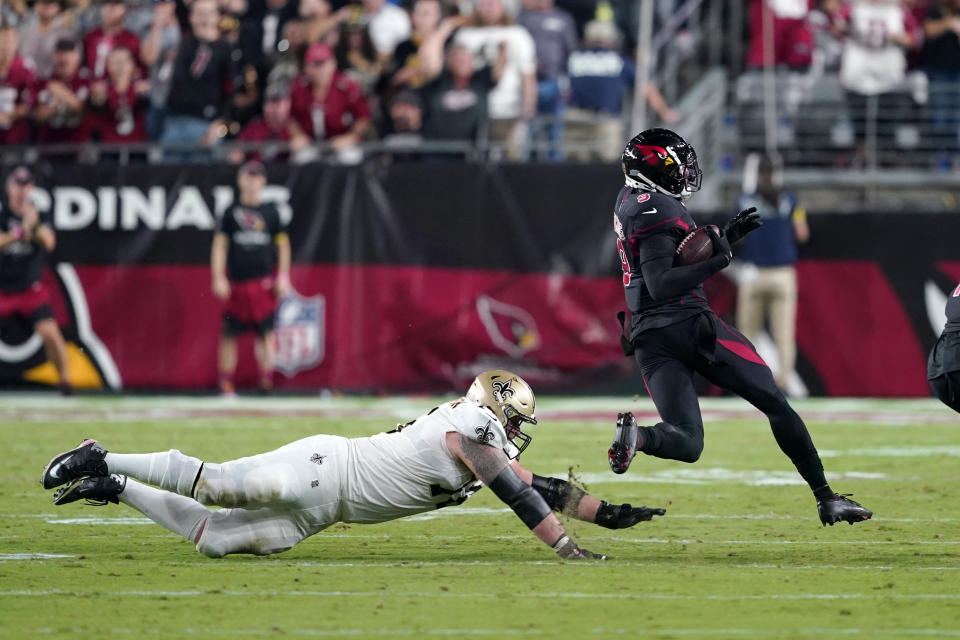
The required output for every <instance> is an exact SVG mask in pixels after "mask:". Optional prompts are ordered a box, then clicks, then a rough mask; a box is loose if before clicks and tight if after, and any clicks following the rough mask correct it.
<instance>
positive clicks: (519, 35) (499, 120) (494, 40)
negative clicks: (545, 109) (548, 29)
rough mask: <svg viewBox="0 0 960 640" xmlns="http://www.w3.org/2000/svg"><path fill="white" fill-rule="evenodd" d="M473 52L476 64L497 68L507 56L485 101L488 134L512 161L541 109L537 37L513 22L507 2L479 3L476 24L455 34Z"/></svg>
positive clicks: (480, 0) (489, 0)
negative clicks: (538, 106) (488, 124)
mask: <svg viewBox="0 0 960 640" xmlns="http://www.w3.org/2000/svg"><path fill="white" fill-rule="evenodd" d="M454 43H455V44H457V45H461V46H464V47H466V48H467V49H469V50H470V51H471V52H472V53H473V55H474V58H475V59H476V60H477V61H478V66H481V67H482V66H487V65H489V66H491V67H493V66H495V65H496V64H497V60H498V58H500V57H501V56H506V63H505V64H504V65H503V71H502V73H501V74H500V79H499V81H498V82H497V84H496V86H495V87H494V88H493V91H491V92H490V95H489V97H488V99H487V104H488V113H489V115H490V120H491V123H490V131H491V134H492V137H493V140H494V141H495V142H499V143H506V146H507V155H509V156H510V157H511V158H513V159H518V158H520V157H522V156H523V155H524V154H525V152H526V147H527V138H528V133H529V127H528V126H527V124H528V123H529V121H530V119H531V118H533V116H534V115H535V114H536V111H537V73H536V72H537V55H536V47H535V45H534V43H533V38H532V37H531V36H530V34H529V33H528V32H527V30H526V29H524V28H523V27H521V26H520V25H517V24H513V23H512V22H511V20H510V16H509V15H508V14H507V12H506V10H505V9H504V6H503V0H477V3H476V7H475V9H474V13H473V16H472V21H471V22H470V24H468V25H467V26H464V27H462V28H461V29H460V30H459V31H458V32H457V33H456V35H455V36H454Z"/></svg>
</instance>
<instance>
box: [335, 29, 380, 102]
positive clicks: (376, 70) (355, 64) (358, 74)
mask: <svg viewBox="0 0 960 640" xmlns="http://www.w3.org/2000/svg"><path fill="white" fill-rule="evenodd" d="M333 53H334V57H336V59H337V68H338V69H340V71H342V72H343V73H344V74H345V75H347V76H349V77H350V78H352V79H353V80H354V81H355V82H356V83H357V84H358V85H360V89H361V90H362V91H363V93H364V95H367V96H369V95H372V94H373V89H374V85H375V84H376V83H377V80H378V79H379V78H380V76H381V74H382V73H383V68H384V62H385V59H383V58H381V57H380V56H378V55H377V50H376V49H375V48H374V46H373V40H371V39H370V32H369V31H368V29H367V27H366V25H364V24H362V23H360V22H344V23H342V24H341V25H340V33H339V38H338V39H337V44H336V46H335V47H334V48H333Z"/></svg>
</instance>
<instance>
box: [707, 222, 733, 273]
mask: <svg viewBox="0 0 960 640" xmlns="http://www.w3.org/2000/svg"><path fill="white" fill-rule="evenodd" d="M704 228H705V229H706V230H707V233H708V234H709V235H710V240H711V241H712V242H713V257H714V258H716V257H717V256H722V257H723V264H722V265H720V268H721V269H722V268H724V267H726V266H727V265H728V264H730V261H731V260H733V250H732V249H730V241H729V240H727V238H726V237H724V236H723V235H720V234H719V233H717V232H716V231H714V228H715V227H714V226H713V225H707V226H706V227H704ZM711 259H712V258H711Z"/></svg>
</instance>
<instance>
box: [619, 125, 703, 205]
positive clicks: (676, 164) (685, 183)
mask: <svg viewBox="0 0 960 640" xmlns="http://www.w3.org/2000/svg"><path fill="white" fill-rule="evenodd" d="M621 167H622V168H623V175H624V177H625V178H626V182H627V186H629V187H633V188H635V189H649V190H655V191H659V192H660V193H665V194H666V195H668V196H673V197H674V198H679V199H681V200H685V199H687V198H688V197H690V195H691V194H693V193H694V192H696V191H699V190H700V181H701V179H702V178H703V172H701V171H700V165H699V164H697V152H696V151H694V150H693V147H691V146H690V145H689V144H687V141H686V140H684V139H683V138H681V137H680V136H679V135H677V134H676V133H674V132H673V131H670V130H669V129H647V130H646V131H641V132H640V133H638V134H637V135H635V136H633V138H631V139H630V142H628V143H627V146H626V148H625V149H624V150H623V156H622V157H621Z"/></svg>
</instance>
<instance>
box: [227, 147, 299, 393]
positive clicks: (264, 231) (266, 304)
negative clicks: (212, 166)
mask: <svg viewBox="0 0 960 640" xmlns="http://www.w3.org/2000/svg"><path fill="white" fill-rule="evenodd" d="M266 186H267V175H266V170H265V169H264V166H263V165H262V164H261V163H259V162H257V161H250V162H247V163H245V164H244V165H243V166H241V167H240V169H239V171H238V172H237V195H238V196H239V197H238V201H237V202H236V203H234V204H233V205H232V206H231V207H230V208H229V209H228V210H227V211H225V212H224V214H223V216H222V217H220V218H218V219H217V227H216V231H215V232H214V235H213V246H212V249H211V257H210V266H211V272H212V276H213V278H212V280H213V284H212V289H213V294H214V295H215V296H216V297H217V298H218V299H220V300H223V301H224V302H225V303H226V304H225V305H224V308H223V318H222V325H221V329H220V346H219V349H218V350H217V362H218V369H219V372H220V392H221V393H222V394H223V395H227V396H231V395H234V394H235V391H234V373H235V372H236V369H237V336H239V335H241V334H243V333H246V332H248V331H253V332H254V333H255V334H256V335H255V338H254V355H255V357H256V360H257V368H258V370H259V372H260V391H261V392H265V393H269V392H271V391H272V390H273V362H274V349H275V347H274V344H275V343H274V339H273V331H274V323H275V319H276V310H277V300H282V299H283V298H285V297H286V296H287V294H289V293H290V238H289V237H288V236H287V230H286V227H285V225H284V224H283V222H282V221H281V220H280V212H279V211H278V210H277V206H276V205H275V204H273V203H267V202H264V201H263V190H264V187H266ZM275 254H276V258H274V255H275ZM274 266H276V277H274Z"/></svg>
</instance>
